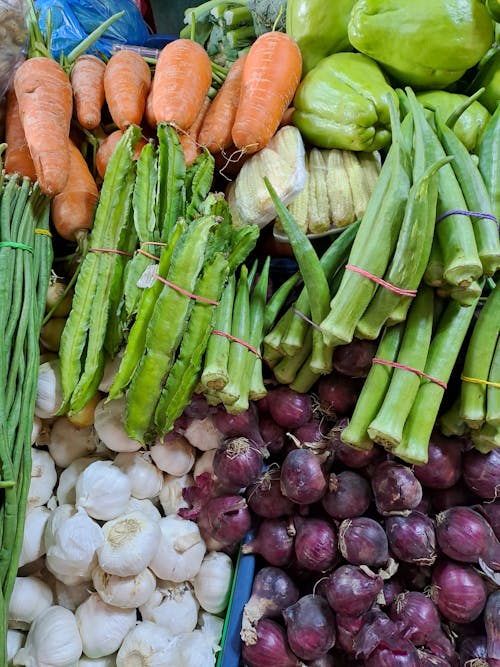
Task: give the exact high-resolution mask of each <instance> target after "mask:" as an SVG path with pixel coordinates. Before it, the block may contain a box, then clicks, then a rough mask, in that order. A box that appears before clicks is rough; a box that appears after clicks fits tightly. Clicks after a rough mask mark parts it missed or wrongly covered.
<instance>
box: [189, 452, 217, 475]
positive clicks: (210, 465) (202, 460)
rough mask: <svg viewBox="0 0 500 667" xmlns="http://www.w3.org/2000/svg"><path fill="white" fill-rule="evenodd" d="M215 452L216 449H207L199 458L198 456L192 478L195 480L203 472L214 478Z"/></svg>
mask: <svg viewBox="0 0 500 667" xmlns="http://www.w3.org/2000/svg"><path fill="white" fill-rule="evenodd" d="M216 451H217V450H216V449H207V451H206V452H203V454H202V455H201V456H198V458H197V459H196V463H195V464H194V468H193V477H194V478H195V479H196V477H198V475H202V474H203V473H204V472H209V473H210V474H211V475H212V477H215V475H214V457H215V453H216Z"/></svg>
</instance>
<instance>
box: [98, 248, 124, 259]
mask: <svg viewBox="0 0 500 667" xmlns="http://www.w3.org/2000/svg"><path fill="white" fill-rule="evenodd" d="M89 252H110V253H112V254H114V255H125V256H126V257H133V256H134V255H133V254H132V253H131V252H125V250H117V249H116V248H89Z"/></svg>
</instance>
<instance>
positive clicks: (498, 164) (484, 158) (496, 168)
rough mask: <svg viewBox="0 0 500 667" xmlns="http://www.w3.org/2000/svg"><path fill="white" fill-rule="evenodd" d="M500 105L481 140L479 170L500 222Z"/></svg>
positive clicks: (494, 212)
mask: <svg viewBox="0 0 500 667" xmlns="http://www.w3.org/2000/svg"><path fill="white" fill-rule="evenodd" d="M499 134H500V105H497V108H496V110H495V112H494V114H493V115H492V116H491V118H490V119H489V121H488V124H487V125H486V128H485V130H484V132H483V136H482V137H481V141H480V142H479V148H478V157H479V163H478V167H479V171H480V173H481V175H482V177H483V181H484V184H485V186H486V189H487V191H488V193H489V195H490V201H491V205H492V206H493V214H494V215H495V217H496V219H497V223H498V222H500V185H499V184H500V142H499V141H498V136H499Z"/></svg>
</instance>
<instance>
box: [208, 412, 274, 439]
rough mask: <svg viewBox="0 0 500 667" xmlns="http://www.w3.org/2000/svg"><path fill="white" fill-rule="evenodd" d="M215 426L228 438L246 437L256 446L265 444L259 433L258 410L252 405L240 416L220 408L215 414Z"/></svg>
mask: <svg viewBox="0 0 500 667" xmlns="http://www.w3.org/2000/svg"><path fill="white" fill-rule="evenodd" d="M213 419H214V424H215V426H216V427H217V428H218V430H219V431H220V432H221V433H222V435H224V436H226V438H239V437H245V438H248V439H249V440H252V442H254V443H255V444H256V445H258V446H262V445H263V444H264V443H263V441H262V437H261V435H260V431H259V417H258V413H257V408H256V407H255V405H254V404H253V403H252V404H250V407H249V408H248V409H247V410H245V411H244V412H240V413H239V414H235V415H233V414H230V413H229V412H226V410H225V408H223V407H219V408H217V409H216V411H215V413H214V417H213Z"/></svg>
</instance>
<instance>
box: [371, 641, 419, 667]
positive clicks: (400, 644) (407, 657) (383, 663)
mask: <svg viewBox="0 0 500 667" xmlns="http://www.w3.org/2000/svg"><path fill="white" fill-rule="evenodd" d="M365 667H420V662H419V658H418V653H417V649H416V648H415V646H413V644H412V643H411V642H410V641H409V640H408V639H403V638H400V639H394V640H392V641H390V642H383V643H380V644H379V645H378V646H377V648H376V649H375V650H374V651H373V653H372V654H371V655H370V656H369V657H368V658H367V660H366V662H365Z"/></svg>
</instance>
